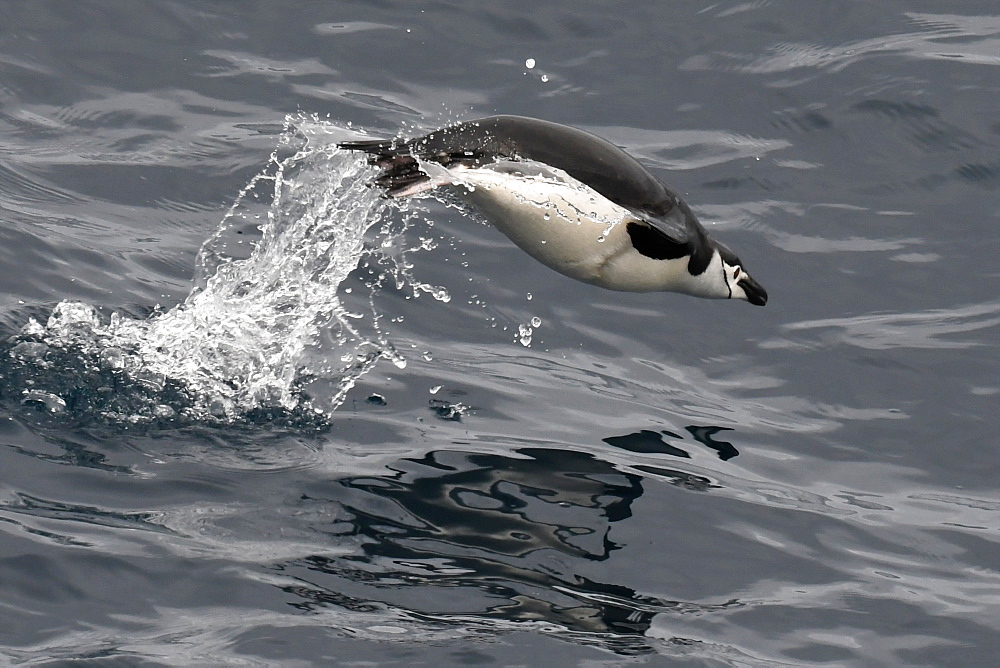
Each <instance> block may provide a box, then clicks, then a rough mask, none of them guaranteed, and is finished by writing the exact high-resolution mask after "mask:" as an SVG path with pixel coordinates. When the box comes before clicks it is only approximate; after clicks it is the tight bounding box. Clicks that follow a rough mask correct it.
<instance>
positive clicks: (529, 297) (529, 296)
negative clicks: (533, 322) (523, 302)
mask: <svg viewBox="0 0 1000 668" xmlns="http://www.w3.org/2000/svg"><path fill="white" fill-rule="evenodd" d="M528 301H529V302H530V301H531V293H530V292H529V293H528Z"/></svg>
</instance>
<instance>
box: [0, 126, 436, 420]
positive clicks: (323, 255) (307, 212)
mask: <svg viewBox="0 0 1000 668" xmlns="http://www.w3.org/2000/svg"><path fill="white" fill-rule="evenodd" d="M335 130H336V128H334V126H331V125H330V124H328V123H323V122H321V121H319V120H318V119H317V118H315V117H306V116H296V117H290V118H288V119H287V120H286V123H285V130H284V132H283V133H282V136H281V139H280V142H279V146H278V148H277V149H276V150H275V152H274V153H273V154H272V156H271V160H270V163H269V164H268V166H267V168H266V169H265V170H264V171H262V172H261V173H260V174H258V175H257V176H256V177H254V179H253V180H251V182H250V183H249V184H248V185H247V186H246V187H245V188H244V189H243V191H241V192H240V194H239V196H238V197H237V200H236V202H235V203H234V205H233V206H232V208H231V209H230V210H229V212H228V213H227V214H226V216H225V217H224V219H223V221H222V223H221V224H220V226H219V228H218V230H217V231H216V233H215V234H214V235H213V236H212V237H211V238H210V239H209V240H208V241H206V242H205V244H204V246H203V247H202V249H201V252H200V254H199V257H198V266H197V270H198V271H197V276H196V286H197V287H196V288H195V289H194V290H193V291H192V292H191V294H190V295H189V296H188V298H187V299H186V300H185V301H184V302H183V303H181V304H179V305H178V306H176V307H175V308H173V309H171V310H169V311H166V312H162V313H154V314H153V315H151V316H150V317H148V318H146V319H136V318H132V317H129V316H126V315H123V314H120V313H114V314H112V315H111V317H110V319H108V320H104V319H102V318H101V317H100V315H99V312H98V310H97V309H95V308H94V307H93V306H90V305H88V304H83V303H79V302H62V303H60V304H58V305H57V306H56V307H55V309H54V310H53V311H52V314H51V316H50V317H49V318H48V321H47V322H46V323H45V324H44V325H42V324H41V323H40V322H38V321H36V320H34V319H32V320H31V321H29V323H28V324H27V325H25V326H24V328H23V329H22V330H21V332H20V333H19V334H17V335H15V336H14V337H12V339H11V341H10V344H11V347H10V348H9V350H8V351H7V353H6V356H7V357H8V359H7V360H5V361H4V365H9V367H10V368H3V369H0V371H2V372H3V373H2V377H3V389H4V390H5V394H7V395H8V398H17V399H19V400H20V401H21V402H22V403H25V404H38V405H39V406H40V407H41V408H44V409H45V410H47V411H49V412H57V411H59V412H61V411H62V410H63V405H65V410H66V411H69V412H71V413H74V414H76V415H81V414H89V415H91V416H92V417H100V418H103V419H105V420H111V421H114V422H124V423H128V424H137V423H150V422H155V423H162V422H164V421H166V422H177V421H213V420H215V421H224V422H230V423H231V422H239V421H247V420H251V421H262V420H268V421H272V420H275V419H278V420H292V421H294V422H303V421H307V422H314V421H316V420H320V421H322V420H323V419H324V418H326V417H328V416H329V414H330V413H331V412H332V411H333V410H334V409H336V408H337V406H339V405H340V403H341V402H342V401H343V399H344V396H345V395H346V393H347V392H348V390H350V388H351V387H352V386H353V385H354V384H355V382H356V381H357V379H358V378H360V377H361V376H362V375H363V374H364V373H366V372H367V371H368V370H370V369H371V368H372V367H373V366H374V365H375V364H376V363H377V362H378V361H379V360H381V359H388V360H390V361H391V362H392V363H393V364H395V365H396V366H398V367H400V368H402V367H403V366H405V364H406V362H405V359H404V358H403V357H402V356H401V355H400V354H399V353H398V352H397V351H396V350H395V348H394V347H393V345H392V343H391V341H389V339H388V338H387V336H386V335H385V333H384V332H383V330H382V328H381V326H380V320H381V316H380V314H379V312H378V311H377V309H376V308H375V304H374V296H375V295H376V294H377V293H378V292H379V291H380V290H382V289H383V288H384V287H385V284H386V283H389V284H391V285H394V287H395V288H396V289H398V290H411V291H412V292H413V293H415V294H419V293H421V292H426V293H429V294H431V295H432V296H433V297H434V298H436V299H438V300H441V301H447V300H448V299H449V295H448V292H447V290H446V289H445V288H442V287H439V286H431V285H427V284H424V283H421V282H420V281H419V280H417V279H416V277H415V276H414V275H413V271H412V270H413V263H412V262H411V261H410V260H409V259H408V256H409V254H410V253H413V252H418V251H420V250H424V249H427V248H428V247H432V244H429V243H428V241H427V240H426V239H421V240H420V243H418V244H417V245H415V246H413V247H408V246H407V245H406V244H405V243H403V242H402V234H403V232H404V231H405V230H406V228H407V227H408V225H409V224H410V221H411V220H412V219H414V218H415V217H416V215H415V213H413V212H409V211H407V209H406V207H405V206H403V207H399V206H391V205H390V203H389V201H388V200H386V199H384V198H382V197H381V196H380V194H379V192H378V191H377V190H376V189H373V188H369V187H368V186H367V183H368V182H369V181H370V179H371V176H372V173H371V172H370V168H369V167H367V166H365V165H363V164H362V163H361V161H359V160H357V159H356V157H353V156H351V155H350V154H347V153H345V152H344V151H341V150H340V149H338V148H336V140H337V138H338V137H336V136H335V135H336V134H338V133H337V132H336V131H335ZM339 138H342V136H341V137H339ZM390 207H391V210H392V211H394V212H396V211H400V210H401V211H402V213H403V215H402V216H399V215H391V216H390V215H386V214H387V211H388V210H389V209H390ZM373 230H377V234H369V233H370V231H373ZM372 237H374V238H372ZM359 263H360V264H362V265H364V266H367V267H369V268H371V269H372V271H371V272H369V274H370V277H369V278H367V279H365V284H366V286H367V288H368V294H367V295H364V294H362V293H364V292H365V291H364V290H358V291H356V292H355V291H352V289H351V288H343V289H342V287H341V286H342V284H343V283H344V282H345V280H346V279H347V278H348V276H349V275H350V274H351V272H353V271H354V270H355V269H357V268H358V266H359ZM11 394H14V395H15V396H14V397H10V396H9V395H11ZM60 402H62V403H60ZM53 407H55V410H54V409H53Z"/></svg>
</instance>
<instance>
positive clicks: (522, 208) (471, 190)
mask: <svg viewBox="0 0 1000 668" xmlns="http://www.w3.org/2000/svg"><path fill="white" fill-rule="evenodd" d="M449 172H450V174H451V175H452V177H453V180H452V183H453V188H452V189H451V190H452V192H453V193H454V194H455V195H456V196H457V197H458V198H459V199H461V200H462V201H464V202H466V203H468V204H469V205H470V206H471V207H472V208H473V209H474V210H475V211H477V212H478V213H479V214H480V215H482V216H483V218H485V219H486V220H487V222H489V223H490V224H491V225H493V226H494V227H496V228H497V229H498V230H500V231H501V232H503V233H504V234H505V235H506V236H507V237H508V238H510V240H511V241H513V242H514V243H515V244H516V245H517V246H518V247H519V248H521V250H523V251H524V252H526V253H528V254H529V255H531V256H532V257H534V258H535V259H536V260H538V261H539V262H541V263H542V264H545V265H546V266H548V267H550V268H552V269H555V270H556V271H558V272H560V273H561V274H564V275H566V276H569V277H570V278H575V279H577V280H580V281H585V282H587V283H594V284H597V285H604V286H605V287H611V286H609V285H606V282H607V278H608V276H607V273H608V270H609V268H611V267H613V266H615V263H616V259H618V258H620V257H621V256H622V255H623V254H627V253H629V252H632V253H634V250H633V249H632V246H631V243H630V241H629V238H628V235H627V233H626V232H625V222H626V221H627V220H628V219H630V218H633V219H634V217H633V216H632V214H631V213H630V212H629V211H628V210H627V209H625V208H623V207H620V206H618V205H617V204H615V203H614V202H611V201H610V200H608V199H607V198H605V197H603V196H602V195H600V194H599V193H597V192H596V191H595V190H593V189H592V188H589V187H587V186H585V185H584V184H582V183H580V182H579V181H576V180H575V179H573V178H572V177H570V176H569V175H568V174H566V173H565V172H563V171H562V170H558V169H554V168H552V167H549V166H547V165H540V164H538V163H496V164H494V165H489V166H486V167H476V168H465V167H455V168H452V169H451V170H449ZM612 289H614V288H612ZM618 289H621V288H618Z"/></svg>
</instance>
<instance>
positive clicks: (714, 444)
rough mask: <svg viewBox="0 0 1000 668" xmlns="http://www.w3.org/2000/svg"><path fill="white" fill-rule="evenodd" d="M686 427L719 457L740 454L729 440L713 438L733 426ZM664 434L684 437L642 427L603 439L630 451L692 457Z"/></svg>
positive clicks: (724, 458)
mask: <svg viewBox="0 0 1000 668" xmlns="http://www.w3.org/2000/svg"><path fill="white" fill-rule="evenodd" d="M685 429H687V430H688V431H689V432H691V435H692V436H693V437H694V438H695V440H696V441H698V442H699V443H701V444H702V445H704V446H705V447H707V448H709V449H711V450H715V451H716V452H717V453H718V455H719V459H721V460H722V461H726V460H728V459H732V458H733V457H736V456H737V455H739V454H740V451H739V450H737V449H736V447H735V446H734V445H733V444H732V443H730V442H729V441H717V440H715V439H714V438H712V437H713V436H714V435H715V434H717V433H719V432H720V431H732V428H731V427H716V426H714V425H706V426H701V427H700V426H697V425H690V426H688V427H685ZM664 436H669V437H670V438H676V439H680V438H683V437H682V436H681V435H680V434H675V433H674V432H672V431H668V430H666V429H663V430H661V431H659V432H655V431H652V430H650V429H642V430H640V431H638V432H635V433H633V434H625V435H624V436H608V437H607V438H604V439H601V440H603V441H604V442H605V443H607V444H608V445H612V446H614V447H616V448H621V449H622V450H627V451H629V452H640V453H656V454H664V455H673V456H674V457H684V458H685V459H690V458H691V455H690V454H689V453H688V451H687V450H684V449H683V448H679V447H677V446H675V445H672V444H670V443H667V442H666V441H665V440H664V439H663V437H664Z"/></svg>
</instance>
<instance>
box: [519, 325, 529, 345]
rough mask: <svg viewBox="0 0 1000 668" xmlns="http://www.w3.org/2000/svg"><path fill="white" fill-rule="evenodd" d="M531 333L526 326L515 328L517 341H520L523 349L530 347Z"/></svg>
mask: <svg viewBox="0 0 1000 668" xmlns="http://www.w3.org/2000/svg"><path fill="white" fill-rule="evenodd" d="M531 333H532V329H531V327H528V326H527V325H518V326H517V340H518V341H520V342H521V345H522V346H524V347H525V348H527V347H529V346H530V345H531Z"/></svg>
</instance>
